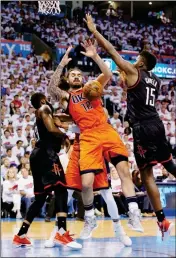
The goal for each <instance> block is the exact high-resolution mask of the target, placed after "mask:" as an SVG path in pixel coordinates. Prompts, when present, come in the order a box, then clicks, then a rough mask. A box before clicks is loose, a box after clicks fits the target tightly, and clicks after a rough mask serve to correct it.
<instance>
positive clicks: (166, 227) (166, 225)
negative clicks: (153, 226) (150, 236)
mask: <svg viewBox="0 0 176 258" xmlns="http://www.w3.org/2000/svg"><path fill="white" fill-rule="evenodd" d="M157 223H158V227H159V230H160V231H161V237H162V240H166V239H167V238H168V237H169V236H170V234H171V231H172V228H173V227H174V223H172V222H170V221H168V220H167V219H166V218H165V219H164V220H163V221H162V222H158V221H157Z"/></svg>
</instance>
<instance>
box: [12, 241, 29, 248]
mask: <svg viewBox="0 0 176 258" xmlns="http://www.w3.org/2000/svg"><path fill="white" fill-rule="evenodd" d="M13 245H14V246H15V247H22V246H26V247H31V246H32V244H28V245H27V244H19V243H16V242H13Z"/></svg>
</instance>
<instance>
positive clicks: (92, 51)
mask: <svg viewBox="0 0 176 258" xmlns="http://www.w3.org/2000/svg"><path fill="white" fill-rule="evenodd" d="M81 46H83V48H84V49H85V52H83V51H81V54H83V55H85V56H87V57H91V58H94V57H95V56H96V55H97V49H96V44H95V43H94V44H93V43H92V41H91V40H90V39H88V40H85V41H84V43H81Z"/></svg>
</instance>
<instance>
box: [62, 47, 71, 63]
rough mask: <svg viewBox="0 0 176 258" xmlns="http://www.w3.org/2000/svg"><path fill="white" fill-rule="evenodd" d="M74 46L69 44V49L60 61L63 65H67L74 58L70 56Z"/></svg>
mask: <svg viewBox="0 0 176 258" xmlns="http://www.w3.org/2000/svg"><path fill="white" fill-rule="evenodd" d="M72 48H73V47H72V46H69V47H68V49H67V51H66V52H65V55H64V56H63V58H62V61H61V62H60V64H61V65H63V66H66V65H68V63H69V62H70V61H71V60H72V58H69V57H68V55H69V53H70V52H71V50H72Z"/></svg>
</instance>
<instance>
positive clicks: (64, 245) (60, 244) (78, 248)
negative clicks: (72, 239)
mask: <svg viewBox="0 0 176 258" xmlns="http://www.w3.org/2000/svg"><path fill="white" fill-rule="evenodd" d="M54 243H55V244H57V245H59V246H63V247H67V248H69V249H72V250H80V249H82V246H81V247H72V246H67V244H63V243H61V242H59V241H58V240H54Z"/></svg>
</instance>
